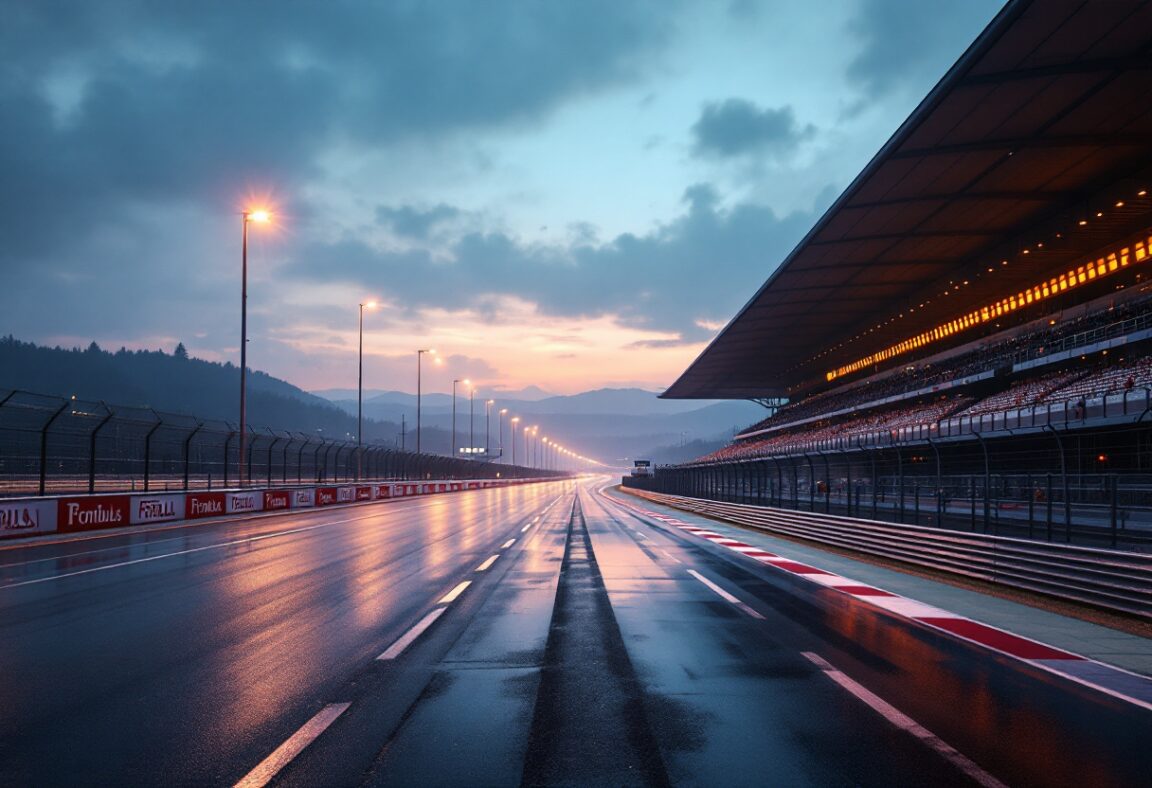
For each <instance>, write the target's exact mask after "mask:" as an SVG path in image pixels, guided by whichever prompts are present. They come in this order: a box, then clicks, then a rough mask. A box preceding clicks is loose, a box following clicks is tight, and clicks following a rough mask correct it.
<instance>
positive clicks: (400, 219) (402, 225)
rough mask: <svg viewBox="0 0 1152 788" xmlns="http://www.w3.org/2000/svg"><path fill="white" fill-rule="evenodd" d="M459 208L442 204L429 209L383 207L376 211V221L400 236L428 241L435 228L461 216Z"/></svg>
mask: <svg viewBox="0 0 1152 788" xmlns="http://www.w3.org/2000/svg"><path fill="white" fill-rule="evenodd" d="M460 214H461V211H460V209H459V208H454V207H453V206H451V205H446V204H444V203H440V204H439V205H434V206H433V207H431V208H428V209H420V208H414V207H412V206H411V205H402V206H400V207H399V208H390V207H388V206H384V205H381V206H380V207H379V208H377V209H376V221H378V222H379V223H380V224H383V225H385V226H386V227H388V228H390V229H391V230H392V232H394V233H396V234H397V235H399V236H403V237H406V238H415V239H427V238H428V234H429V232H430V231H431V230H432V228H433V227H435V226H437V225H440V224H443V223H445V222H449V221H451V220H452V219H455V218H456V217H458V216H460Z"/></svg>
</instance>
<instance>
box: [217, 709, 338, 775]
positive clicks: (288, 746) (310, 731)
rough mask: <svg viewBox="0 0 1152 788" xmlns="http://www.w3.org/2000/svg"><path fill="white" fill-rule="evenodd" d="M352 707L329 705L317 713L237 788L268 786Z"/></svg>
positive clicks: (249, 773)
mask: <svg viewBox="0 0 1152 788" xmlns="http://www.w3.org/2000/svg"><path fill="white" fill-rule="evenodd" d="M351 705H352V704H350V703H329V704H328V705H327V706H325V707H324V708H322V709H321V710H320V711H318V712H317V713H316V716H314V717H313V718H312V719H310V720H308V722H306V723H304V727H302V728H301V729H300V730H298V731H296V732H295V733H293V734H292V735H291V736H289V737H288V740H287V741H285V742H284V743H283V744H281V745H280V746H279V747H277V748H276V749H275V751H274V752H273V753H272V754H271V755H269V756H268V757H267V758H265V759H264V760H263V761H261V762H260V764H259V765H258V766H257V767H256V768H255V769H253V770H252V771H250V772H248V774H247V775H245V776H244V779H242V780H241V781H240V782H238V783H236V788H262V786H265V785H267V784H268V783H269V782H271V780H272V778H273V777H275V776H276V775H277V774H278V773H279V772H280V770H281V769H283V768H284V767H285V766H287V765H288V764H289V762H291V760H292V759H293V758H295V757H296V756H297V755H299V754H300V752H301V751H302V750H303V749H304V748H305V747H307V746H308V745H309V744H311V743H312V742H314V741H315V740H316V737H317V736H319V735H320V734H321V733H323V732H324V731H325V730H326V729H327V728H328V726H329V725H331V724H332V723H333V722H335V721H336V718H337V717H339V716H340V715H341V714H343V713H344V711H345V710H346V709H347V708H348V707H349V706H351Z"/></svg>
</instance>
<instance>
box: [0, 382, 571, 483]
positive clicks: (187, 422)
mask: <svg viewBox="0 0 1152 788" xmlns="http://www.w3.org/2000/svg"><path fill="white" fill-rule="evenodd" d="M245 444H246V446H245V455H246V456H245V457H244V458H243V459H242V458H241V457H240V440H239V434H238V432H237V430H236V428H235V427H234V426H233V425H231V424H229V423H227V422H223V421H213V420H204V419H199V418H196V417H195V416H188V415H184V414H173V413H160V412H157V411H155V410H152V409H150V408H139V407H124V406H117V405H107V404H105V403H103V402H92V401H83V400H77V399H64V398H61V397H51V396H45V395H41V394H33V393H30V392H24V391H4V390H0V496H12V495H46V494H68V493H77V492H87V493H96V492H120V491H148V490H153V491H159V490H174V491H175V490H196V489H214V488H216V489H218V488H223V487H230V486H235V485H236V484H237V482H238V481H239V479H240V473H239V471H240V470H241V469H240V463H241V462H244V465H245V471H246V473H244V474H243V476H244V478H245V479H246V480H247V483H249V484H261V485H266V486H273V485H277V484H280V485H289V484H303V483H308V482H313V483H327V482H340V481H344V482H351V481H367V480H380V481H382V480H388V479H429V478H436V479H464V478H468V479H487V478H492V479H494V478H505V479H509V478H525V477H527V476H551V475H562V474H556V473H554V472H549V471H540V470H535V469H528V468H522V467H517V466H512V465H503V464H494V463H491V462H481V461H477V460H462V459H456V458H452V457H444V456H440V455H434V454H417V453H415V452H410V451H403V450H399V449H395V448H392V447H390V446H382V445H378V444H370V443H368V442H365V444H364V445H363V446H361V447H357V445H356V442H355V441H354V440H338V439H332V438H330V437H329V438H326V437H324V436H322V435H319V434H307V433H303V432H288V431H285V430H272V429H261V430H256V429H251V428H250V429H249V433H248V437H247V440H246V441H245Z"/></svg>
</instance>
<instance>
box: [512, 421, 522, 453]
mask: <svg viewBox="0 0 1152 788" xmlns="http://www.w3.org/2000/svg"><path fill="white" fill-rule="evenodd" d="M511 422H512V464H513V465H515V464H516V425H517V424H519V423H520V417H519V416H513V417H512V418H511Z"/></svg>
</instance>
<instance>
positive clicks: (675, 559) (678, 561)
mask: <svg viewBox="0 0 1152 788" xmlns="http://www.w3.org/2000/svg"><path fill="white" fill-rule="evenodd" d="M660 552H662V553H663V554H664V555H665V556H667V557H668V558H671V559H672V560H673V561H675V562H676V563H678V564H682V563H684V562H683V561H681V560H680V559H679V558H677V557H676V556H674V555H672V554H671V553H670V552H668V551H667V550H661V551H660Z"/></svg>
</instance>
